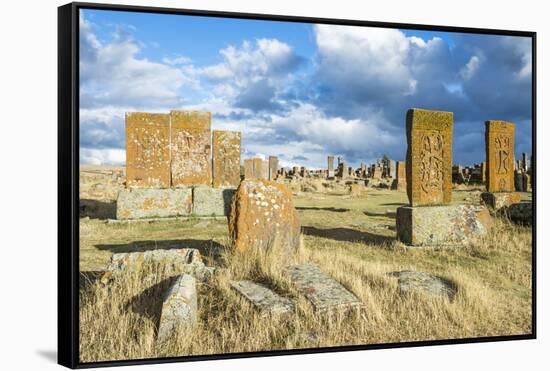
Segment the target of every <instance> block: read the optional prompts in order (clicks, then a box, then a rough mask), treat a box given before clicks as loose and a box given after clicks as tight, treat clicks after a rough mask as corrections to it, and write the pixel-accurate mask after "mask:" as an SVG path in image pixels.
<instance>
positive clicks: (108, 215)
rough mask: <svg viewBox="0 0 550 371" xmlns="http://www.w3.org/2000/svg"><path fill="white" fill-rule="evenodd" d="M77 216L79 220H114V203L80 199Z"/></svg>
mask: <svg viewBox="0 0 550 371" xmlns="http://www.w3.org/2000/svg"><path fill="white" fill-rule="evenodd" d="M79 215H80V217H81V218H85V217H89V218H91V219H115V218H116V201H99V200H89V199H81V200H80V204H79Z"/></svg>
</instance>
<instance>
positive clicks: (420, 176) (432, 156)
mask: <svg viewBox="0 0 550 371" xmlns="http://www.w3.org/2000/svg"><path fill="white" fill-rule="evenodd" d="M452 148H453V113H452V112H444V111H431V110H424V109H418V108H413V109H410V110H409V111H408V112H407V161H406V166H407V171H406V176H407V195H408V196H409V202H410V205H411V206H422V205H443V204H449V203H450V202H451V197H452V161H453V155H452Z"/></svg>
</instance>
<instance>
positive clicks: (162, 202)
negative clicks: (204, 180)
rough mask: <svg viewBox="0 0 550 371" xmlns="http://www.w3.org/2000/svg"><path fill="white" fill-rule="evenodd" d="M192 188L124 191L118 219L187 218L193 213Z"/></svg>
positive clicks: (119, 197) (118, 204) (118, 203)
mask: <svg viewBox="0 0 550 371" xmlns="http://www.w3.org/2000/svg"><path fill="white" fill-rule="evenodd" d="M191 205H192V197H191V188H177V189H169V188H168V189H155V188H148V189H146V188H135V189H123V190H121V191H120V192H119V194H118V198H117V202H116V217H117V219H143V218H163V217H174V216H186V215H189V214H190V213H191Z"/></svg>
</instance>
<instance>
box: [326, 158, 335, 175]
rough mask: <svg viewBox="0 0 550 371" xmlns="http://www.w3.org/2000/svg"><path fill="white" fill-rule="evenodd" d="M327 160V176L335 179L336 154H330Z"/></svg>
mask: <svg viewBox="0 0 550 371" xmlns="http://www.w3.org/2000/svg"><path fill="white" fill-rule="evenodd" d="M327 162H328V164H327V167H328V171H327V178H328V179H333V178H334V156H328V159H327Z"/></svg>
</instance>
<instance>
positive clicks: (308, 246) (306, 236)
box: [80, 189, 531, 362]
mask: <svg viewBox="0 0 550 371" xmlns="http://www.w3.org/2000/svg"><path fill="white" fill-rule="evenodd" d="M453 197H454V200H453V201H454V202H456V203H477V202H478V200H479V190H477V189H463V190H455V191H454V192H453ZM522 197H523V198H524V199H526V200H527V199H530V193H525V194H523V195H522ZM406 201H407V197H406V194H405V193H404V192H398V191H390V190H383V189H367V190H366V191H365V192H363V194H362V195H361V196H359V197H350V196H349V195H346V194H324V193H309V192H304V193H302V192H300V193H298V194H297V195H296V196H295V199H294V202H295V206H296V208H297V209H298V211H299V214H300V218H301V223H302V229H303V242H304V243H303V247H302V248H301V249H300V251H299V253H298V254H297V255H296V257H295V258H294V260H295V261H296V262H306V261H307V262H314V263H316V264H318V265H319V266H320V267H321V269H322V270H323V271H325V272H327V273H329V274H330V275H331V276H333V277H334V278H336V279H337V280H338V281H340V282H341V283H342V284H343V285H344V286H345V287H346V288H348V289H349V290H350V291H352V292H353V293H354V294H355V295H357V297H359V298H360V300H361V301H362V302H363V304H364V308H363V309H362V310H361V311H359V312H353V313H347V314H333V315H321V314H316V313H315V312H314V311H313V310H312V308H311V306H310V304H309V303H308V302H307V301H306V300H305V299H304V298H303V296H301V295H300V294H299V293H298V292H296V291H295V290H294V288H293V286H292V285H290V283H289V281H288V278H287V277H286V276H284V275H283V274H282V269H283V268H284V266H285V265H287V264H289V263H291V262H281V261H280V259H277V258H276V257H273V256H269V255H265V254H263V253H261V252H249V253H247V254H244V255H232V254H230V253H228V249H227V247H228V245H229V240H228V235H227V222H226V221H225V220H199V219H190V220H171V221H157V222H135V223H107V222H106V221H105V220H100V219H93V218H92V219H89V218H82V219H81V224H80V237H81V247H80V256H81V266H80V268H81V271H97V270H102V269H105V267H106V265H107V264H108V262H109V260H110V257H111V255H112V254H113V253H115V252H124V251H140V250H141V251H142V250H146V249H156V248H182V247H194V248H199V249H201V251H202V252H203V253H205V254H206V253H207V252H208V251H212V250H216V249H217V250H221V251H222V256H221V257H219V258H213V257H206V258H205V260H207V261H208V264H210V265H216V266H218V267H221V268H222V269H221V270H220V273H219V274H217V275H216V276H215V278H214V279H213V280H211V281H209V282H208V283H204V284H200V285H199V287H198V290H199V317H200V320H199V324H198V326H197V328H196V330H195V331H194V332H193V333H191V334H186V333H184V332H183V331H182V332H180V333H178V334H177V336H176V337H175V338H174V340H173V341H171V342H169V343H167V344H165V345H164V346H163V347H157V346H156V345H155V328H156V326H157V325H158V316H159V313H160V306H159V303H160V302H161V298H162V293H163V291H164V290H165V288H166V287H167V285H168V283H169V282H170V277H171V276H172V275H173V272H170V271H168V270H167V268H165V267H164V266H150V267H148V268H147V269H146V270H145V271H142V272H128V273H125V277H123V279H120V280H116V281H115V282H114V283H113V284H112V285H111V286H109V287H104V286H103V285H101V284H99V283H96V284H92V285H91V286H90V287H88V288H87V289H86V290H82V291H81V295H80V305H81V307H80V329H81V332H80V357H81V360H82V361H84V362H86V361H101V360H116V359H137V358H151V357H162V356H182V355H191V354H193V355H194V354H219V353H231V352H244V351H262V350H276V349H294V348H312V347H319V346H323V347H324V346H337V345H351V344H372V343H389V342H401V341H414V340H432V339H450V338H469V337H479V336H491V335H514V334H525V333H530V332H531V228H529V227H521V226H515V225H512V224H510V223H509V222H508V221H506V220H502V219H497V220H496V227H495V228H494V229H493V231H492V232H491V233H490V235H488V236H486V237H485V238H484V239H483V240H480V241H476V242H475V243H472V244H470V245H467V246H464V247H462V248H446V249H418V248H417V249H409V248H406V247H405V246H403V245H402V244H400V243H398V242H396V241H395V210H396V208H397V207H399V206H401V205H403V204H405V203H406ZM405 269H407V270H418V271H425V272H429V273H432V274H436V275H439V276H441V277H444V278H447V279H450V280H452V281H453V282H454V283H456V284H457V286H458V293H457V295H456V297H455V298H454V300H453V301H452V302H450V301H449V300H448V299H439V298H432V297H429V296H426V295H424V294H422V293H412V294H411V293H408V294H405V293H403V292H400V291H399V290H398V287H397V282H396V279H394V278H391V277H389V276H387V273H389V272H392V271H398V270H405ZM234 279H250V280H255V281H258V282H264V283H267V284H269V285H270V286H271V288H273V289H274V290H275V291H277V292H278V293H280V294H282V295H283V296H288V297H291V298H293V299H295V300H296V301H297V303H298V305H297V311H296V313H295V314H294V315H293V316H291V317H287V318H262V317H260V316H259V315H258V313H256V311H255V310H254V309H253V308H252V307H251V305H250V304H248V303H247V302H246V301H244V300H243V299H242V298H241V297H240V296H239V295H238V294H236V293H235V291H233V290H232V289H231V288H230V286H229V281H230V280H234ZM144 290H145V291H144Z"/></svg>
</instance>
